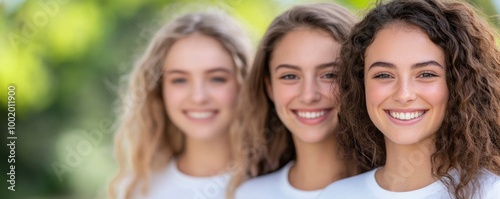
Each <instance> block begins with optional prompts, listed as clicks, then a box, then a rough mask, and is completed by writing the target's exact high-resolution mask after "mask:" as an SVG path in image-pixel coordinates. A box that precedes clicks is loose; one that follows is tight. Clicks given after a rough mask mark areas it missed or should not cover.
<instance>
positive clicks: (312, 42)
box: [270, 28, 340, 69]
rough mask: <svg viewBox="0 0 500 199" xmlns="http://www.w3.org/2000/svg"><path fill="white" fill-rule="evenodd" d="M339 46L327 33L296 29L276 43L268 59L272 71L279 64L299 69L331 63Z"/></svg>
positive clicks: (336, 54) (317, 30)
mask: <svg viewBox="0 0 500 199" xmlns="http://www.w3.org/2000/svg"><path fill="white" fill-rule="evenodd" d="M339 50H340V44H339V43H338V42H337V41H335V39H334V38H333V37H332V36H331V35H330V34H329V33H327V32H325V31H323V30H319V29H311V28H297V29H294V30H293V31H291V32H288V33H286V34H285V35H284V36H283V38H281V39H280V40H279V41H277V43H276V45H275V47H274V49H273V52H272V53H271V58H270V67H271V69H273V68H274V67H277V66H278V65H280V64H290V65H296V66H301V67H308V66H316V65H319V64H323V63H327V62H333V61H334V60H335V59H336V58H337V57H338V54H339Z"/></svg>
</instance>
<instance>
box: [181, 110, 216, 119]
mask: <svg viewBox="0 0 500 199" xmlns="http://www.w3.org/2000/svg"><path fill="white" fill-rule="evenodd" d="M184 113H185V114H186V115H187V116H188V117H189V118H191V119H195V120H206V119H210V118H213V117H215V115H216V114H217V111H184Z"/></svg>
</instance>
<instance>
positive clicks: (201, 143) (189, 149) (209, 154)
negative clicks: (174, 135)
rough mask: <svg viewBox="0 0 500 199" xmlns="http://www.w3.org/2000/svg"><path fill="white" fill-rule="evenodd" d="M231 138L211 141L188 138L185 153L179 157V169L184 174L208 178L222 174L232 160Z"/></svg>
mask: <svg viewBox="0 0 500 199" xmlns="http://www.w3.org/2000/svg"><path fill="white" fill-rule="evenodd" d="M231 155H232V154H231V150H230V146H229V136H222V137H220V138H215V139H211V140H196V139H192V138H189V137H186V145H185V148H184V152H183V153H182V154H181V155H179V157H178V160H177V167H178V168H179V170H180V171H181V172H182V173H185V174H187V175H191V176H198V177H206V176H214V175H217V174H222V173H224V172H226V170H227V169H228V166H229V163H230V161H231V159H232V156H231Z"/></svg>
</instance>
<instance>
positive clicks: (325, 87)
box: [319, 82, 339, 104]
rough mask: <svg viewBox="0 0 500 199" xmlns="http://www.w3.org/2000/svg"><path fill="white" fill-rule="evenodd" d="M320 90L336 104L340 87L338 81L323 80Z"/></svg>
mask: <svg viewBox="0 0 500 199" xmlns="http://www.w3.org/2000/svg"><path fill="white" fill-rule="evenodd" d="M320 86H321V87H320V89H319V91H320V92H321V94H322V95H323V96H325V97H326V98H327V100H328V101H329V102H332V103H333V104H335V103H336V102H337V101H338V98H339V87H338V84H337V83H330V82H322V83H321V84H320Z"/></svg>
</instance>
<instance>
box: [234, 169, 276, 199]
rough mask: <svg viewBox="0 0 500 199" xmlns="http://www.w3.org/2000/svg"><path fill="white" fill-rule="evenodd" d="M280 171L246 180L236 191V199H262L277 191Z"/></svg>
mask: <svg viewBox="0 0 500 199" xmlns="http://www.w3.org/2000/svg"><path fill="white" fill-rule="evenodd" d="M280 173H281V172H280V171H279V170H278V171H275V172H273V173H270V174H266V175H263V176H259V177H255V178H252V179H249V180H246V181H245V182H244V183H243V184H241V186H240V187H238V189H237V190H236V198H237V199H246V198H262V197H263V196H264V194H265V195H269V194H270V193H272V192H276V191H277V190H278V189H279V187H278V186H279V180H280V176H281V175H280Z"/></svg>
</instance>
